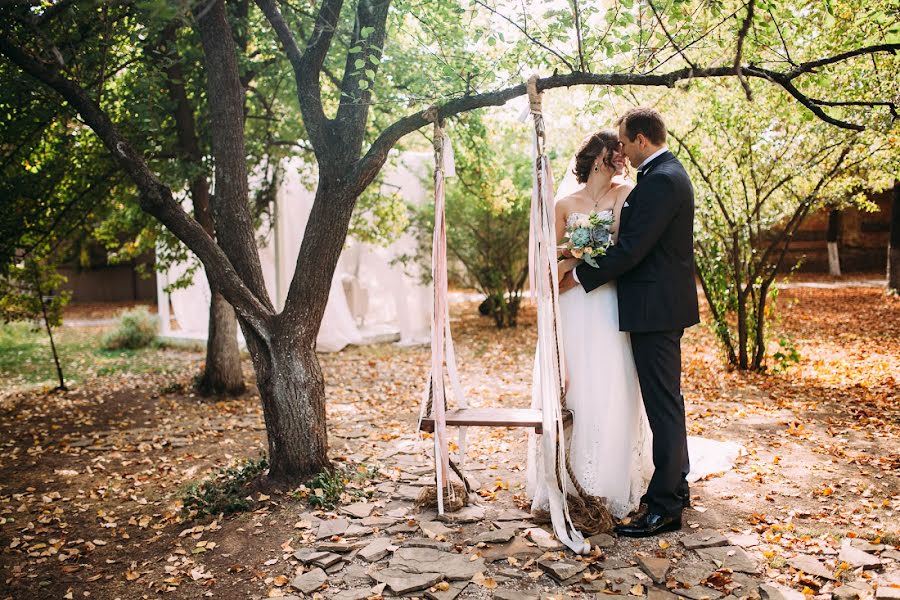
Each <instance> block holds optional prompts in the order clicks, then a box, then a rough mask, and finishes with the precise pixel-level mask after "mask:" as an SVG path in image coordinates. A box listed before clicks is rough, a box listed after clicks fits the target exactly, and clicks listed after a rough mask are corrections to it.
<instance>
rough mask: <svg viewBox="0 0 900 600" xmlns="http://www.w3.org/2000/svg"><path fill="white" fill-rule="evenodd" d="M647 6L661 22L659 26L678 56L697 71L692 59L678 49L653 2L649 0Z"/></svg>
mask: <svg viewBox="0 0 900 600" xmlns="http://www.w3.org/2000/svg"><path fill="white" fill-rule="evenodd" d="M647 4H649V5H650V10H652V11H653V16H655V17H656V20H657V21H658V22H659V26H660V27H661V28H662V30H663V33H665V34H666V37H667V38H668V39H669V43H670V44H672V47H673V48H675V50H677V51H678V54H680V55H681V58H683V59H684V62H686V63H687V64H689V65H690V66H691V68H692V69H696V68H697V65H695V64H694V63H693V62H691V59H690V58H688V57H687V54H685V53H684V51H683V50H682V49H681V48H679V47H678V44H676V43H675V40H674V39H672V35H671V34H670V33H669V30H668V29H667V28H666V24H665V23H663V20H662V17H661V16H660V15H659V13H658V12H657V11H656V7H655V6H654V5H653V0H647Z"/></svg>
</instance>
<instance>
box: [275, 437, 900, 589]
mask: <svg viewBox="0 0 900 600" xmlns="http://www.w3.org/2000/svg"><path fill="white" fill-rule="evenodd" d="M336 435H337V436H338V437H344V438H345V439H353V438H354V436H353V432H337V433H336ZM370 448H372V449H373V452H372V453H371V454H367V453H360V454H358V455H355V456H354V457H353V458H354V459H355V460H360V461H367V462H368V463H369V464H371V463H376V464H379V466H380V473H381V475H382V477H383V480H382V481H380V482H379V483H377V485H375V486H374V489H375V490H376V494H375V496H374V497H373V498H372V499H371V500H369V501H365V502H357V503H353V504H349V505H344V506H342V507H339V508H338V509H337V510H335V511H333V512H331V513H316V514H307V515H304V524H306V525H308V528H307V529H308V534H307V535H306V537H305V538H304V539H305V541H308V543H309V547H308V548H304V549H302V550H298V551H297V552H295V553H294V559H296V561H297V575H296V576H295V577H294V579H293V580H292V581H291V583H290V585H289V586H285V588H283V589H284V591H285V593H293V594H295V596H293V597H296V598H301V597H313V598H316V597H320V598H334V599H336V600H362V599H364V598H372V597H375V596H387V597H390V596H404V597H424V598H428V599H430V600H454V599H455V598H457V597H460V598H479V599H487V598H498V599H500V600H551V599H556V600H561V599H562V598H567V597H572V598H588V597H595V598H597V599H598V600H638V599H646V600H680V599H681V598H686V599H688V600H743V599H750V600H811V599H813V598H815V599H828V600H830V599H832V598H833V599H834V600H900V551H898V550H897V549H895V548H894V547H892V546H888V545H885V544H881V543H872V542H869V541H866V540H863V539H844V540H843V542H842V545H840V546H839V547H836V548H835V547H828V546H826V545H822V544H816V543H810V545H809V552H808V553H798V554H796V556H793V557H790V558H787V559H786V563H787V564H784V561H785V559H784V558H781V557H773V556H772V555H771V554H769V553H767V552H766V551H765V550H763V549H762V547H763V545H764V543H763V540H761V539H760V536H759V535H757V534H756V533H754V532H753V531H752V530H747V531H734V530H725V529H719V528H715V527H710V526H709V525H708V523H709V522H710V521H711V520H712V519H710V518H708V517H707V516H706V515H704V514H703V513H702V512H700V511H695V510H687V511H685V515H684V517H685V528H684V529H683V530H682V531H680V532H676V533H672V534H666V535H664V536H660V537H655V538H647V539H644V540H630V539H616V538H615V537H612V536H608V535H600V536H595V537H594V538H592V539H591V542H592V544H593V552H592V554H591V555H589V556H576V555H574V554H572V553H571V552H568V551H567V550H565V549H564V548H563V547H562V546H561V545H560V544H559V542H558V541H557V540H556V539H555V538H554V537H553V535H552V534H551V533H550V532H549V530H548V528H547V526H541V525H539V524H537V523H535V522H534V521H533V520H532V519H531V516H530V515H529V514H528V513H526V512H523V511H521V510H519V509H517V508H515V507H513V506H505V505H502V504H501V503H499V502H484V503H483V504H482V505H479V504H477V503H476V504H474V505H470V506H468V507H466V508H464V509H463V510H462V511H460V512H458V513H450V514H447V515H443V516H441V517H439V516H438V515H437V514H436V513H435V512H434V511H418V510H417V509H416V507H415V505H414V500H415V498H416V497H417V496H418V493H419V492H420V491H421V489H422V487H423V486H424V485H426V484H427V483H428V481H429V479H430V476H429V474H430V472H431V463H430V462H429V461H430V459H429V458H428V456H427V444H424V443H421V442H418V441H416V440H415V438H414V437H413V436H409V438H407V439H400V440H391V441H390V442H385V443H381V442H376V443H375V444H372V445H371V446H370ZM471 468H472V470H473V471H474V473H475V474H476V477H478V476H479V475H478V471H479V469H481V468H483V467H481V466H479V464H477V462H476V464H474V465H471ZM474 499H475V501H476V502H478V501H479V500H480V499H478V498H477V496H476V497H474ZM701 510H702V508H701ZM779 561H780V563H779ZM785 572H787V573H788V574H789V575H790V577H791V578H793V579H792V580H791V581H787V580H786V579H785ZM798 583H799V584H802V585H805V586H807V590H808V592H809V594H808V595H805V594H802V593H800V592H798V591H796V588H797V584H798ZM288 588H290V589H291V591H290V592H288V591H287V590H288ZM273 591H274V592H276V593H277V592H278V591H281V590H273ZM288 597H291V596H288Z"/></svg>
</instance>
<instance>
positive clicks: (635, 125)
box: [616, 106, 666, 146]
mask: <svg viewBox="0 0 900 600" xmlns="http://www.w3.org/2000/svg"><path fill="white" fill-rule="evenodd" d="M623 123H624V124H625V135H627V136H628V139H629V140H631V141H632V142H633V141H634V139H635V138H636V137H637V136H638V134H639V133H643V134H644V137H645V138H647V139H648V140H650V143H652V144H654V145H656V146H662V145H663V144H665V143H666V124H665V122H664V121H663V118H662V115H661V114H659V111H658V110H656V109H655V108H650V107H647V106H638V107H636V108H631V109H629V110H628V111H627V112H626V113H625V114H624V115H622V116H621V117H619V119H618V120H617V121H616V125H622V124H623Z"/></svg>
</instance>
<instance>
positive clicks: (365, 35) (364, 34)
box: [359, 27, 375, 40]
mask: <svg viewBox="0 0 900 600" xmlns="http://www.w3.org/2000/svg"><path fill="white" fill-rule="evenodd" d="M374 31H375V28H374V27H363V28H362V29H361V30H360V31H359V37H361V38H362V39H364V40H367V39H369V36H370V35H372V33H373V32H374Z"/></svg>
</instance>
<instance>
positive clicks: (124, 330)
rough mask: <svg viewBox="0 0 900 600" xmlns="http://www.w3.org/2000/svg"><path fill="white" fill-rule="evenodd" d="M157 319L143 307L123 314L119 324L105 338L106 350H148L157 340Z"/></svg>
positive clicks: (104, 346) (104, 345)
mask: <svg viewBox="0 0 900 600" xmlns="http://www.w3.org/2000/svg"><path fill="white" fill-rule="evenodd" d="M156 332H157V318H156V316H154V315H152V314H150V311H148V310H147V309H146V308H144V307H143V306H139V307H137V308H133V309H131V310H127V311H125V312H123V313H122V314H121V315H120V316H119V324H118V326H116V328H115V329H114V330H113V331H111V332H109V333H108V334H107V335H106V336H104V338H103V348H104V349H105V350H135V349H137V348H146V347H147V346H149V345H150V344H152V343H153V342H154V340H156Z"/></svg>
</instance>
